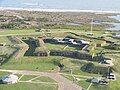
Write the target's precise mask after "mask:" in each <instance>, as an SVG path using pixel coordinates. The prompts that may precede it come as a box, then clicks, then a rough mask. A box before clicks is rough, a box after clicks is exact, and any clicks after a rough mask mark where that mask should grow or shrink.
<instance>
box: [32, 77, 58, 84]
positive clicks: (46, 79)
mask: <svg viewBox="0 0 120 90" xmlns="http://www.w3.org/2000/svg"><path fill="white" fill-rule="evenodd" d="M33 81H35V82H51V83H55V82H56V81H54V80H53V79H51V78H49V77H45V76H41V77H39V78H37V79H35V80H33Z"/></svg>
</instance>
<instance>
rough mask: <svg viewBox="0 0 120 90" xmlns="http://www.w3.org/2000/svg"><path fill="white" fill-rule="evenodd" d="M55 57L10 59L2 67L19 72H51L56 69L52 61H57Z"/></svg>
mask: <svg viewBox="0 0 120 90" xmlns="http://www.w3.org/2000/svg"><path fill="white" fill-rule="evenodd" d="M58 59H59V58H57V57H21V58H19V59H14V58H12V59H10V60H9V61H8V62H7V63H5V64H3V65H2V68H4V69H19V70H38V71H51V70H55V69H56V68H57V66H56V65H54V63H53V61H54V60H58Z"/></svg>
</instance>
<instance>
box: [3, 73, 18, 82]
mask: <svg viewBox="0 0 120 90" xmlns="http://www.w3.org/2000/svg"><path fill="white" fill-rule="evenodd" d="M1 81H2V82H3V83H4V84H14V83H17V82H18V76H16V75H13V74H10V75H7V76H4V77H2V79H1Z"/></svg>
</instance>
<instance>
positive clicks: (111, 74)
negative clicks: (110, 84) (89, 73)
mask: <svg viewBox="0 0 120 90" xmlns="http://www.w3.org/2000/svg"><path fill="white" fill-rule="evenodd" d="M107 79H111V80H116V76H115V74H114V73H109V74H108V75H107Z"/></svg>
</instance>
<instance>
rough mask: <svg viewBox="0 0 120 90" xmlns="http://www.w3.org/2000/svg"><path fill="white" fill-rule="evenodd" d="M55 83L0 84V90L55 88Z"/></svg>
mask: <svg viewBox="0 0 120 90" xmlns="http://www.w3.org/2000/svg"><path fill="white" fill-rule="evenodd" d="M57 89H58V86H57V85H50V84H49V85H48V84H36V83H26V82H19V83H16V84H10V85H7V84H0V90H57Z"/></svg>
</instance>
